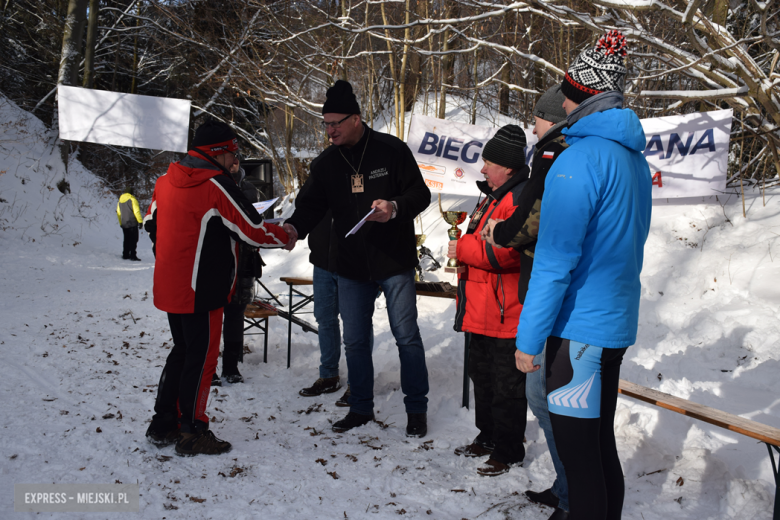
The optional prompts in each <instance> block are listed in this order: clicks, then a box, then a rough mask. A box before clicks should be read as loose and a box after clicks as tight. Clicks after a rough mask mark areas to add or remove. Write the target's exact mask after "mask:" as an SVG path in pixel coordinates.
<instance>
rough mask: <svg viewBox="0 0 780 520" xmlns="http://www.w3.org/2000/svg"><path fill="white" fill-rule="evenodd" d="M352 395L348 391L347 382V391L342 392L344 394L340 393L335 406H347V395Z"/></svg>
mask: <svg viewBox="0 0 780 520" xmlns="http://www.w3.org/2000/svg"><path fill="white" fill-rule="evenodd" d="M350 395H352V394H351V393H350V391H349V383H347V391H346V392H344V395H342V396H341V397H340V398H339V400H338V401H336V406H340V407H342V408H349V396H350Z"/></svg>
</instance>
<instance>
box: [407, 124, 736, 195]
mask: <svg viewBox="0 0 780 520" xmlns="http://www.w3.org/2000/svg"><path fill="white" fill-rule="evenodd" d="M731 118H732V111H731V110H718V111H714V112H703V113H695V114H687V115H681V116H669V117H658V118H652V119H642V120H641V123H642V128H643V129H644V131H645V135H646V137H647V142H646V146H645V151H644V154H645V157H646V158H647V162H648V164H649V166H650V173H651V176H652V182H653V198H654V199H663V198H678V197H706V196H711V195H717V194H718V193H721V192H723V191H724V190H725V188H726V169H727V163H728V145H729V134H730V131H731ZM497 130H498V127H494V128H491V127H485V126H475V125H470V124H467V123H457V122H452V121H446V120H442V119H437V118H434V117H426V116H414V117H413V119H412V123H411V125H410V128H409V135H408V140H407V144H408V145H409V148H411V150H412V153H413V154H414V156H415V158H416V159H417V162H418V165H419V166H420V170H421V171H422V174H423V177H424V178H425V183H426V184H427V185H428V187H429V188H430V189H431V191H433V192H434V193H452V194H457V195H478V194H479V192H478V190H477V187H476V184H475V181H479V180H483V178H484V177H483V175H482V174H481V173H480V169H481V168H482V164H483V163H482V149H483V148H484V146H485V143H487V141H488V140H490V138H491V137H492V136H493V135H494V134H495V133H496V131H497ZM525 133H526V141H527V143H528V147H527V148H526V162H529V161H530V159H531V157H532V156H533V152H534V146H535V144H536V142H537V140H538V139H537V137H536V136H535V135H533V133H532V131H531V130H530V129H526V130H525Z"/></svg>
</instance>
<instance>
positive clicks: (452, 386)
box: [0, 98, 780, 520]
mask: <svg viewBox="0 0 780 520" xmlns="http://www.w3.org/2000/svg"><path fill="white" fill-rule="evenodd" d="M51 137H52V136H51V135H50V134H48V133H47V132H46V130H45V128H44V127H43V125H42V124H41V123H40V121H38V120H37V119H35V118H32V117H30V116H29V115H27V114H25V113H24V112H22V111H20V110H19V109H17V108H16V107H15V106H13V105H12V104H10V103H8V102H7V101H6V100H4V99H2V98H0V246H1V247H0V263H1V265H2V271H3V274H2V277H1V278H0V279H1V280H2V281H0V288H1V289H2V293H1V294H2V297H0V310H1V311H2V312H0V324H1V326H0V349H1V351H2V357H3V361H4V362H3V364H2V366H4V367H5V370H3V371H2V377H0V417H2V419H0V424H1V425H2V434H1V435H0V517H4V518H9V517H13V518H17V517H19V518H27V517H33V516H35V515H34V514H32V513H29V514H23V513H13V507H14V506H13V485H14V484H15V483H46V482H49V483H103V484H106V483H115V482H122V483H138V484H139V485H140V492H141V495H142V496H141V511H140V513H138V514H127V513H123V514H121V517H122V518H136V517H137V518H263V519H298V518H300V519H304V518H305V519H310V518H334V519H335V518H348V519H357V518H399V517H408V518H436V519H461V518H466V519H476V518H478V517H479V518H481V519H485V520H490V519H503V518H513V519H523V520H525V519H529V520H530V519H546V518H547V517H548V516H549V515H550V513H551V510H549V509H547V508H544V507H542V506H538V505H534V504H530V503H529V502H528V501H527V500H526V499H525V497H524V496H523V494H522V493H523V491H525V490H526V489H529V488H530V489H535V490H542V489H545V488H547V487H548V486H549V485H550V484H551V482H552V479H553V469H552V464H551V462H550V459H549V456H548V454H547V450H546V446H545V443H544V439H543V436H542V434H541V431H540V429H539V428H538V425H537V423H536V421H535V419H533V416H532V415H531V414H529V424H528V430H527V441H528V442H527V451H528V454H527V457H526V461H525V465H524V467H522V468H515V469H513V470H512V471H511V472H510V473H508V474H507V475H503V476H500V477H496V478H485V477H480V476H478V475H477V473H476V468H477V467H478V466H479V465H480V463H481V461H480V460H474V459H464V458H460V457H456V456H455V455H454V454H453V453H452V451H453V449H454V448H455V447H456V446H459V445H461V444H465V443H467V442H469V441H470V440H471V439H472V438H473V437H474V436H475V434H476V429H475V427H474V413H473V410H472V411H469V410H466V409H463V408H461V407H460V400H461V376H462V355H463V340H462V337H461V335H459V334H457V333H455V332H453V330H452V319H453V313H454V304H453V303H452V302H449V301H442V300H437V299H432V298H420V299H419V300H418V308H419V311H420V327H421V329H422V335H423V339H424V342H425V345H426V351H427V355H428V357H427V361H428V370H429V372H430V386H431V392H430V395H429V398H430V403H429V419H428V421H429V433H428V436H427V437H425V438H424V439H420V440H409V439H407V438H405V437H404V435H403V428H404V426H405V424H406V417H405V414H404V409H403V402H402V397H403V396H402V394H401V392H400V389H399V363H398V356H397V354H396V350H395V347H394V342H393V338H392V335H391V334H390V332H389V328H388V323H387V318H386V314H385V313H384V310H383V307H384V301H383V300H382V299H380V300H379V301H378V302H377V312H376V314H375V325H374V331H375V335H376V351H375V354H374V361H375V370H376V384H375V394H376V403H377V410H376V413H377V417H378V419H379V420H381V421H382V423H384V424H385V425H387V427H386V428H382V427H381V426H380V425H379V424H371V425H368V426H366V427H363V428H360V429H358V430H357V431H354V432H349V433H346V434H342V435H337V434H334V433H333V432H331V430H330V425H331V423H332V422H333V421H334V420H337V419H338V418H340V417H342V416H343V415H344V410H343V409H339V408H336V407H335V406H334V402H335V400H336V399H337V398H338V396H339V395H340V393H336V394H330V395H328V396H326V397H324V398H303V397H300V396H299V395H298V390H299V389H301V388H303V387H304V386H308V385H309V384H310V383H312V382H313V381H314V378H316V375H317V366H318V351H317V346H316V336H314V335H313V334H309V333H304V332H302V331H301V330H300V329H296V328H294V329H293V339H292V341H293V347H292V367H291V368H290V370H287V369H286V368H285V364H286V338H287V328H286V324H285V322H283V321H282V320H280V319H275V320H274V319H272V321H271V331H270V342H269V356H268V358H269V359H268V363H267V364H264V363H263V362H262V341H261V339H259V338H258V337H257V336H255V337H251V338H249V339H248V340H247V342H246V343H247V345H248V346H249V347H250V349H251V350H252V353H251V354H249V355H248V356H246V359H245V363H244V365H243V366H242V367H241V370H242V373H243V374H244V376H245V378H246V379H247V382H246V383H245V384H241V385H233V386H225V387H222V388H219V389H216V390H214V391H213V393H212V394H211V400H210V402H209V406H208V413H209V414H210V415H212V416H213V417H214V422H213V423H212V428H213V429H214V430H215V432H216V433H217V435H218V436H219V437H221V438H224V439H226V440H229V441H230V442H232V443H233V446H234V449H233V451H232V452H231V453H230V454H228V455H226V456H219V457H207V456H201V457H194V458H186V459H183V458H179V457H175V456H174V453H173V448H170V447H169V448H164V449H162V450H158V449H157V448H155V447H153V446H151V445H149V444H148V443H147V442H146V441H145V439H144V432H145V430H146V428H147V425H148V421H149V420H150V418H151V415H152V412H151V410H152V406H153V401H154V396H155V389H156V383H157V380H158V378H159V375H160V371H161V367H162V365H163V363H164V359H165V356H166V355H167V353H168V350H167V349H168V348H170V345H171V340H170V333H169V330H168V325H167V321H166V318H165V315H164V314H163V313H162V312H160V311H158V310H157V309H155V308H154V306H153V304H152V298H151V291H152V274H153V269H154V262H153V257H152V254H151V244H150V242H149V239H148V236H147V235H145V234H142V236H141V241H140V244H139V246H140V247H139V256H140V257H141V258H142V259H143V261H142V262H137V263H136V262H132V263H131V262H128V261H123V260H121V258H120V253H121V240H122V239H121V231H120V228H119V226H118V225H117V221H116V217H115V204H116V201H115V199H114V197H113V195H111V194H109V193H107V192H105V191H104V190H103V189H102V188H101V184H100V182H99V181H98V180H97V179H96V178H95V177H94V176H92V174H91V173H89V172H87V171H85V170H84V169H83V168H82V167H81V166H80V164H79V163H78V162H73V163H71V164H70V167H69V170H68V174H67V180H68V182H69V183H70V190H71V191H70V193H69V194H67V195H63V194H62V193H60V191H59V190H58V189H57V187H56V184H57V183H58V181H59V180H61V179H62V178H63V174H64V168H63V164H62V162H61V160H60V158H59V153H58V151H57V149H56V148H54V146H53V142H52V141H51ZM721 202H723V201H721ZM473 204H474V200H473V199H470V200H469V199H454V198H445V200H444V205H445V209H449V208H453V209H464V210H471V208H472V207H473ZM747 211H748V218H746V219H745V218H743V217H742V215H741V203H740V201H739V200H738V198H737V197H734V196H732V197H731V198H730V199H729V200H728V202H727V203H726V204H725V205H723V206H721V205H720V204H716V203H715V204H706V205H687V206H680V205H676V206H666V205H664V206H656V207H654V213H653V224H652V230H651V235H650V239H649V240H648V243H647V247H646V262H645V268H644V272H643V280H642V281H643V296H642V308H641V317H640V320H641V321H640V329H639V339H638V341H637V345H636V346H634V347H632V348H631V349H629V352H628V354H627V357H626V360H625V362H624V368H623V372H622V376H623V378H625V379H628V380H630V381H633V382H635V383H638V384H641V385H646V386H650V387H652V388H657V389H659V390H661V391H664V392H669V393H672V394H675V395H677V396H680V397H683V398H688V399H691V400H692V401H695V402H698V403H702V404H705V405H709V406H713V407H716V408H718V409H722V410H725V411H729V412H732V413H736V414H739V415H742V416H744V417H748V418H751V419H754V420H756V421H759V422H762V423H765V424H769V425H772V426H775V427H780V415H779V414H778V403H779V402H780V399H779V397H778V396H780V378H778V376H777V374H778V372H779V370H778V369H780V348H778V347H780V327H778V320H777V313H778V310H780V309H778V307H779V304H780V289H779V288H778V287H780V286H779V285H778V283H777V282H778V280H780V245H779V244H778V236H780V192H778V191H777V190H774V191H772V192H771V193H767V197H766V207H764V206H763V204H762V200H761V198H760V196H759V195H757V194H755V193H751V194H750V195H749V196H748V199H747ZM422 225H423V228H424V231H425V233H426V234H427V236H428V239H427V241H426V245H427V246H428V247H430V248H431V249H432V250H433V252H434V255H435V256H437V257H438V258H439V259H440V260H441V259H442V258H443V256H444V248H445V243H446V240H447V238H446V234H445V229H446V227H447V226H446V225H445V224H444V223H443V221H441V219H440V217H439V216H438V208H436V207H435V205H434V206H432V207H431V208H429V210H427V211H426V212H425V213H424V215H423V218H422ZM302 245H304V244H301V246H302ZM307 255H308V251H307V250H306V248H305V247H300V246H299V247H298V248H297V249H296V250H295V251H293V252H292V253H287V252H284V251H273V252H268V253H266V254H265V255H264V258H265V260H266V262H267V263H268V266H267V268H266V269H265V275H264V281H265V283H266V285H268V286H269V287H270V288H271V289H272V290H273V291H274V292H276V293H278V294H286V286H284V285H283V284H281V283H280V282H279V277H280V276H291V275H300V276H307V275H309V274H310V266H309V264H308V262H307ZM774 257H778V262H777V263H775V262H774ZM436 275H439V277H440V279H442V280H447V281H452V279H451V278H450V277H449V276H447V275H444V274H443V273H442V272H441V271H437V272H436V273H427V277H428V278H429V279H436ZM342 375H346V364H345V361H344V360H342ZM615 427H616V431H617V437H618V447H619V450H620V455H621V460H622V462H623V468H624V472H625V475H626V500H625V508H624V518H627V519H643V520H653V519H663V520H666V519H668V518H682V519H704V518H713V519H715V518H739V519H742V518H750V519H753V518H759V519H762V518H770V517H771V511H772V504H773V501H774V481H773V477H772V470H771V465H770V463H769V459H768V457H767V452H766V448H765V447H764V446H763V445H762V444H760V443H757V442H755V441H753V440H750V439H747V438H745V437H743V436H739V435H736V434H732V433H730V432H727V431H725V430H722V429H719V428H716V427H712V426H709V425H707V424H705V423H702V422H699V421H696V420H692V419H688V418H686V417H683V416H681V415H678V414H675V413H672V412H668V411H664V410H659V409H657V408H654V407H651V406H648V405H644V404H642V403H639V402H637V401H634V400H631V399H627V398H622V397H621V398H620V401H619V403H618V413H617V417H616V425H615ZM40 516H43V517H46V516H47V514H41V515H40ZM49 516H57V515H49ZM60 516H66V515H64V514H63V515H60ZM83 516H86V515H83ZM92 516H94V515H92ZM105 516H110V515H105ZM115 516H117V517H119V516H120V515H118V514H116V515H115ZM68 517H78V514H72V513H71V514H70V516H68Z"/></svg>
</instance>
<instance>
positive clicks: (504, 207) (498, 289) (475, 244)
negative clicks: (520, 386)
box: [454, 168, 528, 338]
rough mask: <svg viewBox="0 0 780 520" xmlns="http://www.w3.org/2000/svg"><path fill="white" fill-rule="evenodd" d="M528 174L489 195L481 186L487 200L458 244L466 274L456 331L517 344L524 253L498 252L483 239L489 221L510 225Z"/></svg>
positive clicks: (462, 280)
mask: <svg viewBox="0 0 780 520" xmlns="http://www.w3.org/2000/svg"><path fill="white" fill-rule="evenodd" d="M527 178H528V169H527V168H524V169H522V170H521V171H519V172H518V173H516V174H515V175H514V176H512V177H511V178H510V179H509V180H508V181H507V182H506V183H505V184H504V185H503V186H501V187H500V188H499V189H497V190H495V191H492V192H491V191H490V188H488V187H487V183H485V182H484V181H480V182H478V183H477V184H478V185H479V186H480V189H481V190H482V191H483V192H486V193H487V197H486V198H485V200H483V201H482V203H481V204H479V205H478V206H477V209H476V210H474V213H473V214H472V215H471V221H470V222H469V227H468V231H467V233H466V234H465V235H463V236H462V237H461V238H460V239H459V240H458V249H457V255H458V261H459V262H460V263H461V264H462V265H465V266H466V270H465V271H464V272H462V273H460V274H459V275H458V294H457V314H456V315H455V326H454V328H455V330H456V331H458V332H473V333H476V334H482V335H484V336H490V337H492V338H514V337H515V336H516V335H517V323H518V321H519V320H520V311H521V310H522V308H523V306H522V305H521V304H520V301H519V300H518V298H517V284H518V282H519V281H520V253H519V252H518V251H516V250H515V249H513V248H511V247H509V248H507V247H505V248H500V247H499V248H494V247H493V246H491V245H490V244H488V243H487V242H483V241H482V239H480V237H479V235H480V231H482V228H483V227H484V226H485V225H486V224H487V221H488V219H491V218H492V219H503V220H506V219H508V218H509V217H510V216H511V215H512V213H513V212H514V211H515V209H516V208H517V206H518V204H519V198H520V193H521V192H522V191H523V188H524V187H525V185H526V184H527V182H525V179H527Z"/></svg>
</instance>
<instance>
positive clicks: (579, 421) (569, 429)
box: [546, 337, 627, 520]
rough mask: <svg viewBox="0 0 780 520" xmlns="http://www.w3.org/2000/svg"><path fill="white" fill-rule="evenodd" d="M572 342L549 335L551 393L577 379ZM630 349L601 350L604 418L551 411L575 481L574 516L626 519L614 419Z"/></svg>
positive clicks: (572, 484) (569, 477) (571, 517)
mask: <svg viewBox="0 0 780 520" xmlns="http://www.w3.org/2000/svg"><path fill="white" fill-rule="evenodd" d="M569 347H570V342H569V340H567V339H561V338H555V337H550V338H548V339H547V347H546V348H547V350H546V356H547V358H546V361H547V373H546V376H547V394H548V397H549V395H550V394H552V393H553V392H554V391H556V390H558V389H560V388H562V387H563V386H566V385H567V384H568V383H569V382H570V381H571V380H572V379H573V376H574V369H573V368H572V362H571V357H572V356H570V352H569V350H570V348H569ZM626 350H627V349H625V348H620V349H608V348H605V349H603V351H602V353H601V358H600V361H601V362H600V373H601V395H600V400H597V402H599V403H600V416H599V417H597V418H582V417H573V416H569V415H561V414H558V413H553V412H552V411H551V412H550V422H551V423H552V428H553V436H554V437H555V446H556V447H557V448H558V455H560V458H561V462H563V467H564V469H565V471H566V480H567V482H568V484H569V520H585V519H587V520H619V519H620V518H621V515H622V511H623V497H624V495H625V483H624V480H623V469H622V467H621V466H620V459H619V458H618V452H617V444H616V442H615V427H614V424H615V408H616V407H617V397H618V384H619V381H620V364H621V363H622V361H623V355H624V354H625V352H626ZM574 355H575V356H576V353H574ZM593 388H596V385H593ZM597 397H598V396H597Z"/></svg>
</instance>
